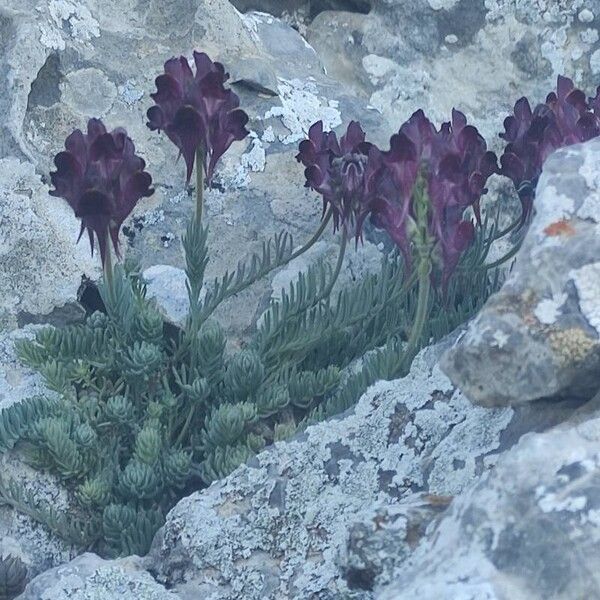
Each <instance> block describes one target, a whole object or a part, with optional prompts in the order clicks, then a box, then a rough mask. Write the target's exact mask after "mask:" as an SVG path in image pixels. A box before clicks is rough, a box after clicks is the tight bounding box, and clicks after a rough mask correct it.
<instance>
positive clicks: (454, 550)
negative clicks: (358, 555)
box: [376, 403, 600, 600]
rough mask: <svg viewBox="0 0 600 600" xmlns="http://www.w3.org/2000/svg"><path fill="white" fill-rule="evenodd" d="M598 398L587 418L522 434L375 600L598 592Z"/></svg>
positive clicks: (544, 599) (535, 599)
mask: <svg viewBox="0 0 600 600" xmlns="http://www.w3.org/2000/svg"><path fill="white" fill-rule="evenodd" d="M597 407H598V403H596V409H595V410H594V411H592V412H591V413H590V414H587V415H586V416H585V418H584V419H576V420H574V422H570V423H568V424H565V425H563V426H559V427H556V428H554V429H553V430H551V431H548V432H546V433H541V434H533V433H531V434H527V435H525V436H523V438H522V439H521V441H520V442H519V444H518V445H517V446H516V447H515V448H513V449H511V450H509V451H508V452H506V453H505V454H504V455H503V456H501V457H500V459H499V460H498V462H497V463H496V465H495V467H494V469H493V470H491V471H490V472H489V473H487V474H486V475H485V476H484V477H483V478H482V479H481V481H480V482H478V483H477V484H475V485H473V486H471V487H470V489H468V490H467V491H466V492H465V493H463V494H462V495H461V496H460V497H459V498H457V499H456V500H455V501H454V502H453V504H452V507H451V508H450V509H449V511H448V514H447V515H446V516H444V518H443V519H442V520H441V522H440V523H439V524H438V525H437V526H436V527H435V528H432V530H431V531H430V532H429V535H428V538H427V541H426V542H425V543H423V544H422V545H421V546H420V547H419V548H418V550H416V551H415V553H414V554H413V555H412V556H411V558H410V560H409V561H407V563H405V564H404V565H403V568H402V569H401V570H400V572H399V573H397V574H396V576H395V578H394V582H393V584H391V585H390V586H388V587H387V588H386V589H382V590H380V593H379V594H377V596H376V597H377V599H378V600H413V599H414V598H422V599H423V600H434V599H437V598H477V600H484V599H485V600H505V599H507V598H510V599H511V600H571V599H573V598H598V597H599V590H600V585H599V583H598V571H599V569H600V527H599V516H600V512H599V506H600V461H599V459H598V443H599V442H600V412H599V411H598V409H597ZM390 551H393V552H395V548H393V547H391V546H389V547H387V548H384V549H383V553H384V554H385V553H388V552H390Z"/></svg>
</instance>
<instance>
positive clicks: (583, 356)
mask: <svg viewBox="0 0 600 600" xmlns="http://www.w3.org/2000/svg"><path fill="white" fill-rule="evenodd" d="M599 169H600V140H597V139H596V140H592V141H591V142H588V143H587V144H582V145H578V146H571V147H569V148H566V149H563V150H560V151H559V152H557V153H555V154H554V155H553V156H551V157H550V158H549V159H548V160H547V161H546V163H545V165H544V172H543V174H542V177H541V178H540V182H539V184H538V188H537V194H536V200H535V206H536V215H535V216H534V218H533V222H532V223H531V227H530V230H529V231H528V233H527V237H526V239H525V241H524V243H523V247H522V248H521V250H520V252H519V254H518V256H517V260H516V263H515V266H514V268H513V270H512V272H511V275H510V277H509V279H508V280H507V281H506V283H505V284H504V286H503V288H502V289H501V290H500V292H498V293H497V294H496V295H495V296H493V297H492V298H491V299H490V300H489V301H488V303H487V305H486V306H485V307H484V308H483V310H482V311H481V312H480V314H479V315H478V316H477V317H476V318H475V319H474V320H473V322H472V323H471V325H470V326H469V328H468V330H467V332H466V334H465V335H464V336H463V337H462V338H461V339H460V340H459V341H458V343H457V345H456V346H455V347H454V348H452V349H451V350H450V351H449V352H448V354H447V355H446V356H445V357H444V360H443V369H444V370H445V372H446V373H447V374H448V375H449V376H450V378H451V379H452V380H453V381H454V382H455V383H456V384H457V385H458V386H459V387H460V388H461V389H462V390H463V391H464V393H465V394H467V396H468V397H469V398H471V399H472V400H474V401H476V402H478V403H480V404H484V405H488V406H491V405H499V404H516V403H520V402H527V401H530V400H536V399H538V398H544V397H555V396H569V397H574V396H580V397H587V398H589V397H590V396H592V395H593V394H594V393H595V392H596V391H597V389H598V387H599V386H600V340H599V335H600V334H599V332H600V284H599V283H598V282H599V281H600V262H598V257H600V235H599V231H600V178H599V177H598V172H599V171H598V170H599Z"/></svg>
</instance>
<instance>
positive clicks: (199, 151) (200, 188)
mask: <svg viewBox="0 0 600 600" xmlns="http://www.w3.org/2000/svg"><path fill="white" fill-rule="evenodd" d="M204 155H205V152H204V148H203V146H202V144H201V143H200V144H198V148H196V221H198V224H200V223H201V222H202V210H203V208H204V161H205V156H204Z"/></svg>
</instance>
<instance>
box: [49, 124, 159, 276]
mask: <svg viewBox="0 0 600 600" xmlns="http://www.w3.org/2000/svg"><path fill="white" fill-rule="evenodd" d="M65 148H66V150H65V151H63V152H59V153H58V154H57V155H56V157H55V158H54V164H55V165H56V171H53V172H52V173H50V179H51V181H52V184H53V185H54V187H55V189H54V190H50V194H51V195H52V196H59V197H62V198H64V199H65V200H66V201H67V202H68V203H69V205H70V206H71V208H72V209H73V211H74V212H75V216H76V217H78V218H80V219H81V232H80V234H79V239H81V236H82V235H83V232H84V230H87V232H88V235H89V238H90V245H91V249H92V254H93V253H94V233H95V234H96V238H97V240H98V246H99V248H100V257H101V259H102V264H103V265H104V261H105V259H106V253H107V247H108V246H107V244H108V239H109V237H110V239H111V240H112V244H113V247H114V249H115V252H116V253H117V255H119V229H120V228H121V225H122V224H123V221H124V220H125V219H126V218H127V216H128V215H129V214H130V213H131V211H132V210H133V208H134V206H135V205H136V203H137V201H138V200H139V199H140V198H142V197H146V196H150V195H152V193H153V192H154V190H153V189H152V188H151V187H150V185H151V183H152V177H151V176H150V174H149V173H147V172H146V171H144V169H145V166H146V163H145V162H144V160H143V159H142V158H140V157H139V156H137V155H136V153H135V146H134V144H133V141H132V140H131V138H130V137H128V136H127V132H126V131H125V130H124V129H121V128H117V129H114V130H113V131H111V132H107V130H106V127H105V126H104V124H103V123H102V121H100V120H99V119H90V120H89V122H88V125H87V134H84V133H82V132H81V130H79V129H76V130H75V131H74V132H73V133H71V135H69V136H68V137H67V139H66V140H65Z"/></svg>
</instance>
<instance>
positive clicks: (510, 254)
mask: <svg viewBox="0 0 600 600" xmlns="http://www.w3.org/2000/svg"><path fill="white" fill-rule="evenodd" d="M522 242H523V240H521V241H519V243H518V244H516V245H515V246H514V248H512V249H511V250H510V252H507V253H506V254H505V255H504V256H502V257H500V258H499V259H498V260H495V261H494V262H491V263H488V264H485V265H481V266H480V267H478V269H477V270H478V271H489V270H490V269H495V268H496V267H499V266H500V265H502V264H504V263H505V262H506V261H509V260H510V259H511V258H513V257H514V256H515V255H516V254H517V252H518V251H519V250H520V249H521V244H522Z"/></svg>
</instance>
